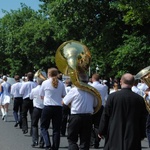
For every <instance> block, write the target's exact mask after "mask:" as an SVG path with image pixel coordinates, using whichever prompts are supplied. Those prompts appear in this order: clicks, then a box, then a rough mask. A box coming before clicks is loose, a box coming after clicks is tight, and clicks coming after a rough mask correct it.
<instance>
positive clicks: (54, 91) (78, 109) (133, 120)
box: [0, 68, 150, 150]
mask: <svg viewBox="0 0 150 150" xmlns="http://www.w3.org/2000/svg"><path fill="white" fill-rule="evenodd" d="M14 79H15V83H14V84H12V85H11V84H10V83H9V82H8V81H7V76H3V77H2V79H1V80H0V108H1V114H2V120H4V121H7V120H8V117H7V116H8V113H9V112H8V110H9V109H8V108H9V103H10V100H11V99H12V100H13V116H14V121H15V124H14V127H18V126H19V127H20V129H21V130H22V132H23V134H27V133H28V132H29V131H28V130H29V128H28V126H29V125H28V117H27V116H28V113H29V114H30V117H31V124H30V126H31V128H30V135H31V136H32V141H31V142H32V145H31V146H32V147H40V148H45V149H46V150H58V149H59V145H60V141H61V136H67V140H68V149H69V150H78V149H80V150H89V149H90V147H93V148H96V149H98V148H99V146H100V141H101V139H103V138H104V139H105V145H104V150H141V140H143V139H144V138H145V137H147V138H148V141H149V146H150V116H149V113H148V112H147V110H146V106H145V103H144V99H143V96H144V95H146V98H147V99H149V100H150V89H149V87H148V86H147V85H146V84H145V83H144V82H143V81H142V80H141V81H139V80H135V79H134V76H133V75H132V74H130V73H126V74H124V75H122V77H121V79H120V81H116V80H114V81H113V82H111V86H110V82H109V84H108V83H107V82H108V81H107V80H101V78H100V75H99V74H98V73H95V74H93V75H92V76H91V78H89V77H88V76H87V75H86V74H82V73H80V74H79V80H80V81H81V82H83V83H85V84H89V85H90V86H92V87H93V88H95V89H96V90H97V91H98V92H99V93H100V95H101V100H102V105H101V108H100V109H99V111H98V112H97V113H94V109H95V107H96V106H97V98H96V96H94V95H93V94H92V93H90V92H88V91H86V90H84V89H79V88H78V87H76V86H75V85H73V84H72V83H71V80H70V78H68V79H66V80H65V81H63V79H62V75H61V74H60V73H59V72H58V70H57V69H56V68H49V69H48V71H47V79H45V80H44V79H41V78H38V77H37V78H36V79H34V74H33V73H32V72H28V73H27V75H26V77H23V78H22V80H21V78H20V76H19V75H15V76H14ZM50 124H51V125H52V140H50V135H49V127H50ZM78 140H79V141H80V142H78Z"/></svg>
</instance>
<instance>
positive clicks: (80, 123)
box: [68, 114, 92, 150]
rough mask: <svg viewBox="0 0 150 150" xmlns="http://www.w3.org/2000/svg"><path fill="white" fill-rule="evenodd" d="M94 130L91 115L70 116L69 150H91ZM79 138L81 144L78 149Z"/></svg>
mask: <svg viewBox="0 0 150 150" xmlns="http://www.w3.org/2000/svg"><path fill="white" fill-rule="evenodd" d="M91 129H92V116H91V115H90V114H77V115H70V117H69V124H68V143H69V150H79V149H80V150H89V147H90V138H91ZM78 137H79V138H80V143H79V147H78V144H77V142H78Z"/></svg>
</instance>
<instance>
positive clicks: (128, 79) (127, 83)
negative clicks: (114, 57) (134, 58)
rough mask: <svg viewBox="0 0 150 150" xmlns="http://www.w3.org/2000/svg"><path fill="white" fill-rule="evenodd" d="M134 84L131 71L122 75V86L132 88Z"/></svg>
mask: <svg viewBox="0 0 150 150" xmlns="http://www.w3.org/2000/svg"><path fill="white" fill-rule="evenodd" d="M133 84H134V76H133V75H132V74H130V73H125V74H124V75H123V76H122V77H121V87H122V88H123V87H127V88H131V87H132V86H133Z"/></svg>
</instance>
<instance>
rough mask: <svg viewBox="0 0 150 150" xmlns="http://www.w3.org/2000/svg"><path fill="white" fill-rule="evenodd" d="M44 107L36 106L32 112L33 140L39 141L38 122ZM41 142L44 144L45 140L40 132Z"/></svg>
mask: <svg viewBox="0 0 150 150" xmlns="http://www.w3.org/2000/svg"><path fill="white" fill-rule="evenodd" d="M41 114H42V109H40V108H37V107H34V109H33V113H32V141H33V143H34V142H37V143H39V132H38V130H39V129H38V124H39V120H40V118H41ZM40 144H44V140H43V137H42V135H41V134H40Z"/></svg>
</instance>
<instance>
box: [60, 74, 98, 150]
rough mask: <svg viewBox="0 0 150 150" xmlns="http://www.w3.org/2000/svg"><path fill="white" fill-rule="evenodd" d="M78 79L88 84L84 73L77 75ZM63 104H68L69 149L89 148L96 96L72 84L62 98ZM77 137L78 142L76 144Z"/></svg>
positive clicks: (86, 149) (85, 149)
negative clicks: (69, 111)
mask: <svg viewBox="0 0 150 150" xmlns="http://www.w3.org/2000/svg"><path fill="white" fill-rule="evenodd" d="M79 78H80V81H81V82H84V83H86V84H88V77H87V75H85V74H80V75H79ZM63 104H65V105H70V107H71V108H70V109H71V114H70V116H69V123H68V136H67V139H68V143H69V147H68V149H69V150H79V149H83V150H89V148H90V139H91V130H92V114H93V112H94V107H96V105H97V99H96V97H95V96H94V95H93V94H91V93H89V92H87V91H85V90H82V89H79V88H77V87H76V86H74V87H73V88H72V89H71V90H70V91H69V92H68V93H67V95H66V96H65V97H64V98H63ZM78 137H79V138H80V142H79V143H80V144H79V145H78Z"/></svg>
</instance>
